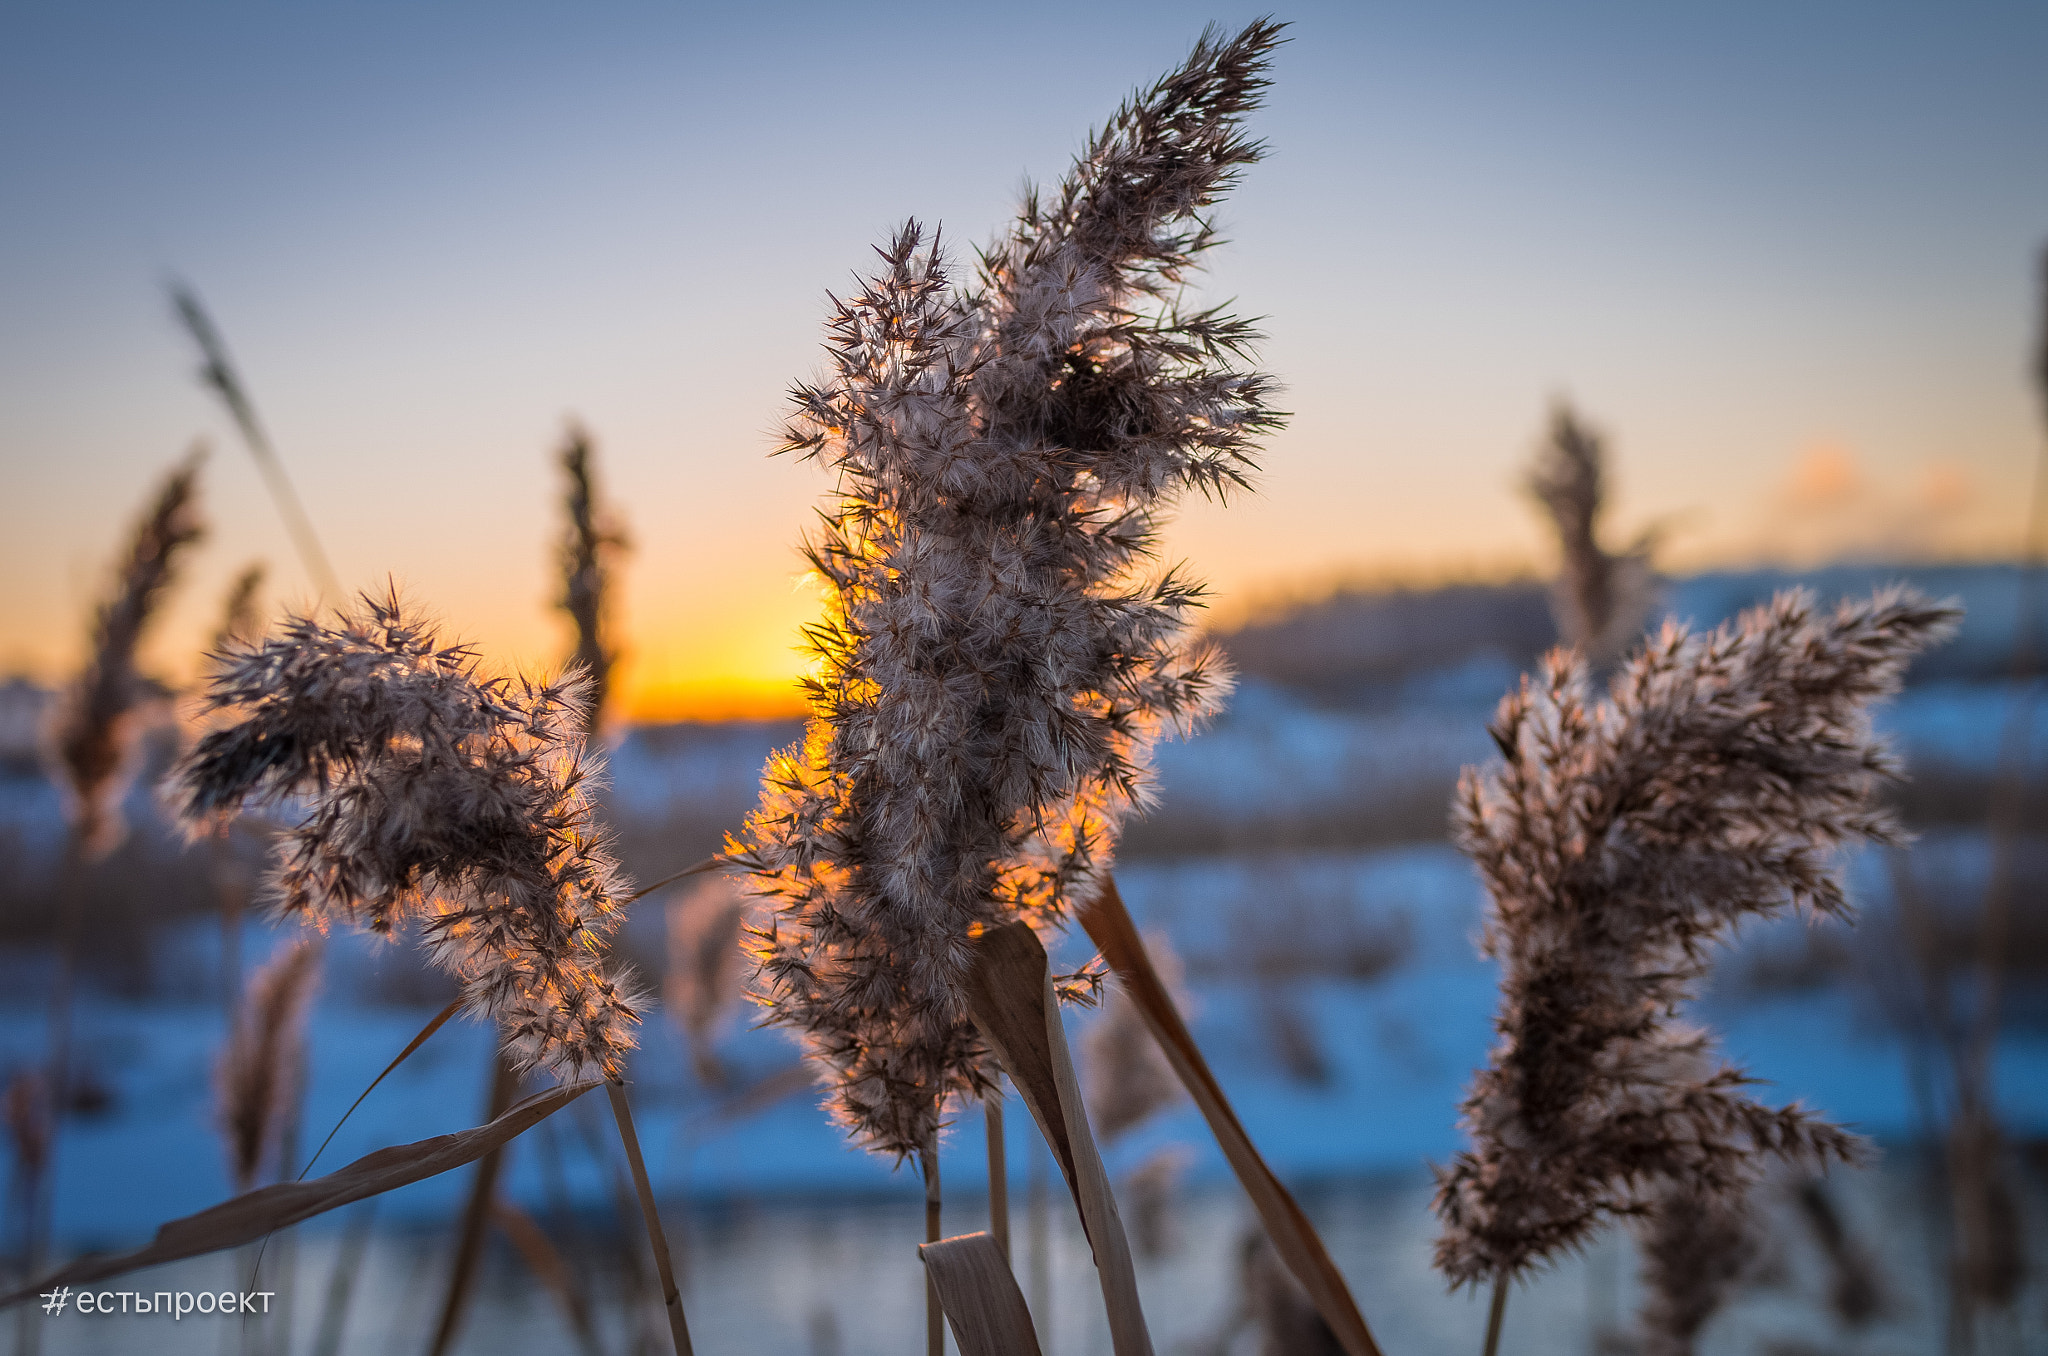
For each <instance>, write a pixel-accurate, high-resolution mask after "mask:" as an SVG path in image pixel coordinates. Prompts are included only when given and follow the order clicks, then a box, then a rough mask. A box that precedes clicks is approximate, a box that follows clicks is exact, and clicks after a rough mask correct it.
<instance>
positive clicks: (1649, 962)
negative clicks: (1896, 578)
mask: <svg viewBox="0 0 2048 1356" xmlns="http://www.w3.org/2000/svg"><path fill="white" fill-rule="evenodd" d="M1959 615H1960V614H1959V613H1958V611H1957V610H1956V609H1955V608H1953V607H1949V606H1945V605H1940V604H1934V603H1930V602H1928V601H1926V600H1925V599H1923V598H1921V597H1919V596H1918V595H1916V594H1913V593H1911V592H1908V591H1905V590H1902V589H1893V590H1887V591H1884V592H1880V593H1878V594H1877V595H1875V596H1874V597H1872V598H1870V599H1869V600H1867V601H1863V602H1857V603H1844V604H1843V605H1842V606H1841V608H1840V609H1839V610H1837V611H1836V612H1835V613H1833V614H1832V615H1825V614H1822V613H1820V612H1818V611H1816V610H1815V607H1814V603H1813V599H1812V597H1811V596H1810V595H1808V594H1806V593H1804V592H1788V593H1784V594H1780V595H1779V596H1778V597H1777V598H1776V599H1774V600H1773V601H1772V602H1771V603H1770V604H1769V605H1768V606H1765V607H1760V608H1757V609H1754V610H1752V611H1750V612H1746V613H1744V614H1743V615H1742V616H1741V617H1740V618H1739V619H1738V620H1736V621H1735V622H1732V623H1729V624H1726V625H1723V626H1722V627H1720V628H1719V629H1718V630H1715V631H1713V632H1712V633H1710V634H1705V635H1696V634H1693V633H1691V632H1689V631H1688V630H1686V629H1685V628H1684V627H1681V626H1677V625H1667V626H1666V627H1665V628H1664V629H1663V631H1662V633H1661V634H1659V635H1656V636H1654V637H1652V638H1650V640H1649V641H1648V642H1647V644H1646V645H1645V647H1644V648H1643V649H1642V650H1641V651H1639V652H1638V653H1637V654H1636V655H1635V657H1634V658H1632V659H1631V660H1630V661H1629V663H1628V665H1627V667H1626V668H1625V669H1624V670H1623V671H1622V672H1621V674H1620V675H1619V676H1618V677H1617V678H1616V679H1615V681H1614V685H1613V689H1612V693H1611V697H1610V699H1609V700H1607V701H1599V700H1597V699H1596V698H1595V696H1594V695H1593V693H1592V691H1591V690H1590V684H1589V682H1588V678H1587V671H1586V666H1585V663H1584V661H1583V660H1582V659H1580V658H1579V657H1578V656H1576V655H1575V654H1573V653H1571V652H1569V651H1563V650H1560V651H1556V652H1553V653H1552V654H1551V655H1550V656H1549V657H1548V658H1547V659H1546V660H1545V662H1544V665H1543V667H1542V669H1541V671H1540V672H1539V673H1538V674H1537V675H1536V676H1534V677H1533V678H1527V679H1524V680H1523V683H1522V686H1521V688H1520V690H1519V691H1517V692H1514V693H1511V694H1510V695H1509V696H1508V697H1507V698H1506V699H1504V700H1503V701H1502V703H1501V706H1500V710H1499V713H1498V716H1497V718H1496V721H1495V724H1494V725H1493V727H1492V733H1493V736H1494V739H1495V742H1496V743H1497V744H1498V745H1499V746H1500V750H1501V754H1502V757H1501V759H1500V760H1497V761H1495V762H1493V763H1492V764H1490V765H1488V766H1487V767H1486V768H1484V769H1483V770H1482V769H1473V768H1468V769H1466V771H1465V774H1464V776H1463V777H1462V779H1461V780H1460V782H1459V787H1458V796H1457V805H1456V829H1457V836H1458V841H1459V845H1460V846H1461V847H1462V848H1463V849H1464V850H1465V851H1466V852H1467V853H1468V854H1470V856H1471V857H1472V858H1473V860H1474V862H1475V863H1476V864H1477V865H1478V867H1479V871H1480V875H1481V876H1482V878H1483V879H1484V881H1485V884H1486V889H1487V893H1488V895H1489V896H1490V898H1491V909H1490V911H1489V915H1488V919H1487V924H1486V932H1485V938H1484V944H1483V949H1484V950H1485V952H1486V954H1487V955H1489V956H1492V957H1494V958H1496V959H1498V960H1499V961H1500V963H1501V966H1502V970H1503V974H1502V977H1501V1004H1500V1010H1499V1012H1498V1014H1497V1015H1496V1017H1495V1019H1494V1029H1495V1030H1496V1031H1497V1032H1498V1033H1499V1040H1498V1043H1497V1044H1496V1045H1495V1047H1494V1051H1493V1059H1492V1064H1491V1066H1490V1067H1489V1068H1487V1069H1484V1070H1482V1071H1481V1072H1480V1074H1479V1076H1478V1078H1477V1080H1476V1081H1475V1083H1474V1086H1473V1088H1472V1091H1471V1093H1470V1095H1469V1097H1468V1098H1467V1099H1466V1101H1465V1103H1464V1106H1463V1114H1464V1122H1465V1126H1466V1129H1467V1130H1468V1132H1469V1133H1470V1134H1471V1136H1472V1141H1473V1143H1472V1147H1471V1148H1470V1149H1469V1150H1467V1151H1465V1152H1462V1153H1460V1154H1458V1156H1457V1157H1456V1158H1455V1159H1454V1160H1453V1161H1452V1163H1451V1164H1450V1166H1449V1167H1448V1168H1445V1169H1441V1170H1439V1172H1438V1178H1437V1197H1436V1208H1437V1211H1438V1213H1439V1215H1440V1216H1441V1217H1442V1219H1443V1222H1444V1232H1443V1234H1442V1236H1441V1238H1440V1239H1439V1240H1438V1243H1437V1248H1436V1264H1437V1266H1438V1267H1439V1268H1440V1269H1441V1270H1442V1271H1443V1272H1444V1273H1445V1274H1446V1275H1447V1276H1448V1277H1449V1278H1450V1279H1451V1280H1452V1282H1453V1283H1458V1284H1464V1283H1476V1282H1479V1281H1482V1280H1494V1281H1496V1282H1502V1283H1504V1282H1505V1281H1506V1280H1508V1279H1512V1278H1513V1277H1515V1276H1517V1275H1519V1274H1521V1273H1523V1272H1524V1271H1526V1270H1527V1269H1528V1268H1530V1267H1532V1266H1534V1265H1537V1264H1539V1263H1541V1262H1542V1261H1544V1260H1545V1259H1548V1258H1551V1257H1554V1256H1556V1255H1557V1254H1558V1253H1559V1252H1560V1251H1562V1250H1566V1249H1570V1248H1574V1247H1577V1246H1579V1245H1581V1244H1583V1243H1584V1241H1585V1240H1586V1238H1587V1237H1588V1235H1589V1234H1590V1233H1591V1232H1592V1230H1593V1229H1594V1228H1595V1227H1596V1226H1598V1225H1599V1224H1600V1223H1601V1222H1602V1221H1603V1220H1604V1219H1607V1218H1610V1217H1614V1216H1621V1215H1635V1214H1640V1213H1642V1211H1643V1210H1644V1209H1645V1199H1646V1196H1645V1193H1646V1192H1648V1191H1650V1190H1652V1189H1654V1188H1656V1187H1658V1186H1659V1185H1660V1184H1665V1183H1670V1184H1677V1185H1680V1186H1683V1187H1685V1188H1686V1189H1688V1190H1691V1191H1693V1192H1696V1193H1699V1194H1701V1195H1702V1196H1704V1197H1709V1198H1712V1197H1726V1196H1728V1195H1729V1194H1731V1193H1734V1192H1737V1191H1739V1190H1741V1189H1744V1188H1746V1187H1747V1185H1748V1184H1749V1182H1750V1181H1751V1180H1752V1179H1753V1177H1754V1175H1755V1172H1756V1171H1757V1162H1758V1159H1759V1158H1760V1157H1761V1156H1766V1155H1769V1156H1776V1157H1781V1158H1786V1159H1795V1160H1804V1161H1807V1162H1810V1163H1818V1162H1824V1161H1826V1160H1830V1159H1846V1158H1850V1157H1852V1156H1853V1155H1854V1154H1855V1153H1856V1152H1857V1144H1858V1142H1857V1141H1856V1140H1855V1139H1854V1138H1853V1137H1852V1136H1850V1135H1848V1134H1846V1133H1845V1132H1843V1131H1841V1130H1839V1129H1837V1128H1836V1127H1834V1126H1832V1125H1829V1124H1827V1123H1826V1122H1824V1121H1821V1120H1818V1119H1816V1118H1815V1117H1813V1116H1812V1115H1810V1114H1809V1113H1807V1112H1806V1111H1804V1110H1802V1109H1800V1108H1799V1107H1797V1106H1791V1107H1785V1108H1782V1109H1777V1110H1772V1109H1769V1108H1767V1107H1764V1106H1762V1105H1759V1104H1758V1103H1757V1102H1755V1101H1753V1100H1752V1099H1751V1098H1750V1097H1749V1096H1748V1095H1747V1094H1746V1092H1745V1090H1744V1089H1745V1085H1746V1084H1747V1083H1748V1082H1749V1080H1748V1079H1746V1078H1745V1077H1744V1076H1743V1075H1742V1074H1741V1073H1740V1072H1738V1071H1737V1070H1735V1069H1734V1068H1731V1067H1729V1066H1728V1065H1726V1064H1725V1063H1723V1062H1721V1060H1720V1059H1719V1057H1718V1055H1717V1054H1716V1053H1715V1052H1714V1050H1713V1046H1712V1041H1711V1038H1710V1036H1709V1034H1708V1033H1707V1032H1705V1031H1702V1030H1698V1029H1695V1028H1692V1027H1688V1026H1686V1025H1683V1024H1682V1023H1680V1022H1679V1021H1678V1020H1677V1017H1676V1011H1677V1008H1678V1006H1679V1005H1680V1004H1681V1003H1682V1002H1684V1001H1685V1000H1687V999H1689V998H1690V997H1692V996H1693V993H1694V991H1695V989H1696V987H1697V985H1698V981H1699V980H1700V978H1701V976H1702V975H1703V973H1704V970H1705V967H1706V964H1707V957H1706V948H1707V946H1708V945H1709V944H1710V943H1712V942H1714V941H1716V940H1719V939H1721V938H1723V937H1725V936H1726V934H1727V933H1728V931H1729V930H1730V929H1731V928H1732V927H1734V925H1735V924H1736V923H1737V922H1739V921H1740V920H1742V919H1743V918H1746V917H1760V916H1761V917H1768V916H1772V915H1776V914H1779V913H1782V912H1783V911H1784V910H1786V909H1787V908H1792V907H1804V908H1809V909H1812V910H1814V911H1815V912H1818V913H1822V914H1827V915H1832V916H1837V917H1841V916H1845V915H1846V914H1847V913H1848V905H1847V902H1846V900H1845V899H1844V897H1843V893H1842V887H1841V883H1840V881H1839V879H1838V877H1837V866H1836V863H1835V856H1836V849H1838V848H1840V847H1841V846H1843V845H1845V844H1849V843H1854V842H1858V841H1878V842H1890V841H1894V840H1895V839H1896V838H1897V836H1898V830H1897V827H1896V825H1895V824H1894V822H1893V820H1892V818H1891V816H1890V815H1889V814H1888V813H1887V812H1886V811H1885V810H1884V809H1883V808H1881V807H1880V806H1879V805H1878V804H1877V803H1876V800H1875V797H1876V794H1877V792H1878V791H1879V789H1880V788H1881V787H1882V786H1883V785H1884V784H1885V782H1886V781H1887V780H1888V779H1890V778H1893V777H1895V776H1897V775H1898V771H1899V769H1898V765H1897V764H1896V763H1895V762H1894V761H1893V759H1892V758H1891V756H1890V755H1889V754H1888V753H1887V751H1886V749H1885V747H1884V745H1883V743H1882V741H1880V740H1878V739H1877V738H1876V737H1875V736H1873V734H1872V733H1871V728H1870V715H1869V708H1870V706H1871V704H1872V703H1873V702H1874V701H1876V700H1877V699H1879V698H1882V697H1885V696H1887V695H1889V694H1891V693H1892V692H1894V691H1896V690H1897V687H1898V683H1899V677H1900V673H1901V671H1902V670H1903V669H1904V667H1905V665H1906V663H1907V661H1908V660H1909V659H1910V658H1911V656H1912V655H1913V654H1914V653H1915V652H1916V651H1918V650H1920V649H1922V648H1924V647H1925V646H1927V645H1929V644H1930V643H1933V642H1934V641H1936V640H1938V639H1940V638H1942V637H1943V636H1945V635H1947V634H1948V633H1949V632H1950V631H1951V630H1952V629H1953V627H1954V625H1955V622H1956V619H1957V618H1958V616H1959Z"/></svg>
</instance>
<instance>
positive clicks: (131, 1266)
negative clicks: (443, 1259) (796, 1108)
mask: <svg viewBox="0 0 2048 1356" xmlns="http://www.w3.org/2000/svg"><path fill="white" fill-rule="evenodd" d="M596 1086H597V1083H596V1081H594V1080H593V1081H590V1082H583V1083H569V1084H564V1085H563V1086H560V1087H555V1088H549V1089H548V1090H547V1091H546V1092H542V1093H537V1094H535V1095H534V1096H532V1097H529V1098H527V1099H526V1100H525V1101H523V1102H520V1103H519V1104H518V1105H516V1106H514V1107H512V1108H511V1109H510V1110H509V1111H507V1112H506V1113H505V1114H504V1115H502V1116H500V1117H498V1118H497V1119H496V1120H494V1121H492V1122H490V1123H489V1124H488V1125H480V1126H477V1127H475V1128H474V1129H470V1130H460V1131H457V1132H456V1133H454V1134H450V1135H436V1136H434V1137H433V1138H432V1139H423V1140H417V1141H415V1142H413V1143H411V1144H397V1145H393V1146H391V1147H390V1148H386V1149H378V1150H376V1151H375V1152H374V1153H370V1154H365V1155H364V1156H363V1157H361V1158H359V1159H357V1160H356V1161H355V1162H353V1163H351V1164H349V1165H348V1166H347V1167H345V1168H337V1169H336V1170H335V1171H333V1172H331V1173H328V1174H327V1175H326V1176H325V1177H316V1178H314V1179H313V1180H312V1181H310V1182H279V1183H276V1184H274V1185H271V1186H266V1187H258V1188H257V1189H256V1190H254V1191H251V1192H247V1193H245V1194H243V1195H240V1196H236V1197H234V1198H233V1199H231V1200H226V1201H223V1202H221V1203H220V1204H219V1205H216V1206H211V1207H209V1208H207V1209H205V1210H202V1211H200V1212H199V1213H198V1214H196V1215H186V1216H184V1217H183V1218H181V1219H174V1220H171V1221H170V1222H169V1223H166V1224H164V1225H162V1226H160V1227H159V1228H158V1229H157V1231H156V1237H155V1238H154V1239H152V1240H151V1241H150V1242H149V1244H148V1245H147V1246H145V1247H141V1248H137V1249H134V1250H133V1251H131V1252H124V1253H115V1254H112V1255H108V1254H100V1255H98V1256H93V1257H83V1258H80V1259H79V1260H78V1261H76V1262H73V1263H72V1264H71V1265H70V1266H67V1267H62V1268H60V1269H58V1270H57V1271H55V1272H52V1273H51V1274H49V1275H47V1276H43V1277H39V1278H38V1279H37V1280H35V1281H34V1282H33V1283H32V1284H29V1285H26V1286H23V1287H22V1288H20V1289H17V1290H12V1291H9V1292H7V1293H6V1294H5V1295H0V1309H5V1308H8V1307H10V1306H12V1305H16V1304H19V1303H21V1302H22V1301H23V1300H26V1299H30V1298H32V1297H34V1296H35V1295H37V1294H38V1293H40V1292H42V1291H45V1290H52V1289H56V1288H57V1287H59V1286H66V1285H69V1286H80V1285H88V1284H91V1283H92V1282H94V1281H103V1280H106V1279H107V1278H108V1277H110V1276H120V1275H124V1274H126V1273H127V1272H130V1271H136V1270H139V1269H141V1268H142V1267H153V1266H160V1265H162V1264H163V1263H165V1262H176V1261H181V1260H183V1259H184V1258H187V1257H199V1256H202V1255H204V1254H206V1253H209V1252H219V1251H221V1250H222V1249H223V1248H234V1247H239V1246H241V1245H242V1244H244V1243H253V1242H255V1241H256V1240H257V1239H259V1238H262V1237H263V1236H264V1235H265V1234H269V1233H274V1232H276V1231H277V1230H279V1229H286V1228H290V1227H291V1226H292V1225H294V1224H298V1223H301V1222H303V1221H305V1220H309V1219H311V1218H313V1217H314V1216H315V1215H321V1214H325V1213H326V1212H327V1211H329V1210H338V1209H340V1208H341V1207H342V1206H344V1205H351V1204H353V1203H354V1202H356V1201H360V1200H365V1199H367V1198H369V1197H371V1196H380V1195H382V1194H383V1193H385V1192H387V1191H395V1190H397V1189H398V1188H399V1187H402V1186H410V1185H411V1184H412V1183H414V1182H422V1181H425V1180H426V1179H427V1178H429V1177H434V1176H438V1175H439V1174H441V1173H444V1172H451V1171H453V1170H454V1169H456V1168H460V1167H463V1166H465V1165H467V1164H470V1163H474V1162H476V1160H477V1159H479V1158H482V1157H483V1156H484V1155H485V1154H487V1153H489V1152H490V1151H491V1150H492V1149H493V1148H495V1147H496V1146H498V1145H500V1144H505V1143H507V1142H509V1141H511V1140H513V1139H516V1138H517V1137H518V1136H520V1135H522V1134H524V1133H525V1132H526V1131H528V1130H530V1129H532V1128H533V1127H534V1126H536V1125H538V1124H540V1122H542V1121H544V1120H546V1119H547V1118H548V1117H549V1116H552V1115H553V1114H554V1113H555V1112H557V1111H560V1110H561V1109H562V1108H563V1107H565V1106H567V1105H569V1104H570V1103H571V1102H573V1101H575V1100H576V1099H577V1098H578V1097H581V1096H582V1095H583V1094H584V1093H586V1092H589V1091H590V1090H591V1089H592V1088H594V1087H596Z"/></svg>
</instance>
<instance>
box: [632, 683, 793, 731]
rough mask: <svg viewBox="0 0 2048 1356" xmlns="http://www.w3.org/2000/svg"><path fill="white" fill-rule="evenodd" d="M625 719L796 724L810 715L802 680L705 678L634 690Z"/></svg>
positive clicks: (638, 722) (652, 722)
mask: <svg viewBox="0 0 2048 1356" xmlns="http://www.w3.org/2000/svg"><path fill="white" fill-rule="evenodd" d="M619 714H620V716H622V717H623V718H624V719H625V720H626V721H628V722H629V723H631V724H635V725H665V724H669V723H671V722H673V721H680V720H701V721H715V720H792V719H795V718H797V717H800V716H802V715H804V714H805V707H804V699H803V693H802V692H801V691H800V690H799V689H798V688H797V686H796V675H795V674H791V675H790V676H789V678H787V679H785V680H783V681H780V682H777V681H774V680H772V679H749V678H701V679H688V680H684V681H680V682H668V683H662V684H658V685H657V684H650V685H647V686H644V687H641V686H628V687H627V688H626V690H625V691H624V692H622V693H621V694H620V697H619Z"/></svg>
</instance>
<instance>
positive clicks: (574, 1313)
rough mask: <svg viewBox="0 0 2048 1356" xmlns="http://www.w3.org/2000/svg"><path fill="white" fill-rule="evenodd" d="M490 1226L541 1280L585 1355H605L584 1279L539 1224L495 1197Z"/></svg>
mask: <svg viewBox="0 0 2048 1356" xmlns="http://www.w3.org/2000/svg"><path fill="white" fill-rule="evenodd" d="M491 1223H492V1224H494V1225H496V1226H497V1229H498V1232H499V1233H501V1234H503V1235H504V1236H505V1237H506V1239H507V1240H508V1241H510V1242H511V1244H512V1246H513V1248H514V1249H515V1250H517V1252H518V1253H519V1257H520V1260H522V1261H523V1262H525V1263H526V1269H527V1270H528V1271H530V1272H532V1273H533V1274H534V1275H535V1276H537V1277H539V1278H540V1282H541V1284H543V1285H545V1286H546V1287H547V1288H548V1293H549V1294H550V1295H553V1296H554V1299H555V1303H556V1304H558V1305H560V1306H561V1309H562V1317H563V1318H564V1319H565V1320H566V1321H567V1322H568V1324H569V1331H570V1332H571V1333H572V1334H574V1335H575V1338H576V1342H577V1345H578V1346H580V1347H582V1348H583V1351H584V1356H603V1350H604V1348H603V1344H602V1343H600V1342H599V1341H598V1339H597V1327H596V1324H595V1321H594V1320H593V1319H592V1317H591V1313H590V1297H589V1296H588V1295H587V1294H585V1293H584V1290H583V1285H582V1281H581V1279H580V1278H579V1277H578V1276H577V1275H576V1273H575V1272H574V1271H572V1270H571V1269H570V1267H569V1262H568V1259H567V1258H565V1257H563V1256H562V1253H561V1251H560V1250H559V1249H558V1248H556V1247H555V1245H554V1244H553V1243H551V1242H549V1241H548V1236H547V1233H546V1232H545V1231H544V1230H543V1229H542V1228H541V1227H540V1223H539V1221H537V1220H535V1219H534V1218H533V1216H531V1215H529V1214H527V1213H526V1211H524V1210H522V1209H520V1208H519V1206H517V1205H516V1204H514V1203H513V1202H511V1201H508V1200H506V1199H505V1198H504V1197H503V1196H493V1197H492V1198H491Z"/></svg>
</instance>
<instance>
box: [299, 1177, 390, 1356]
mask: <svg viewBox="0 0 2048 1356" xmlns="http://www.w3.org/2000/svg"><path fill="white" fill-rule="evenodd" d="M376 1219H377V1203H376V1201H375V1200H369V1201H365V1202H364V1203H363V1204H362V1206H361V1207H360V1208H358V1209H356V1210H353V1211H351V1212H350V1216H349V1222H348V1229H347V1231H346V1232H344V1233H343V1234H342V1238H341V1249H340V1251H339V1252H338V1253H336V1254H335V1258H334V1270H333V1271H332V1272H330V1273H328V1277H327V1296H326V1302H325V1303H324V1304H323V1305H322V1306H321V1311H320V1326H319V1327H317V1328H316V1329H314V1333H313V1356H339V1353H340V1351H341V1339H342V1334H343V1332H344V1330H345V1329H346V1328H347V1326H348V1311H349V1305H350V1303H351V1302H352V1301H353V1299H354V1298H355V1289H356V1278H357V1277H358V1276H359V1275H360V1274H361V1273H362V1269H363V1258H364V1257H366V1256H368V1255H369V1251H370V1232H371V1228H372V1226H373V1225H374V1224H375V1223H376Z"/></svg>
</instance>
